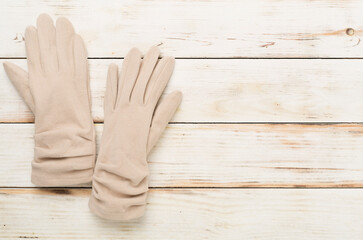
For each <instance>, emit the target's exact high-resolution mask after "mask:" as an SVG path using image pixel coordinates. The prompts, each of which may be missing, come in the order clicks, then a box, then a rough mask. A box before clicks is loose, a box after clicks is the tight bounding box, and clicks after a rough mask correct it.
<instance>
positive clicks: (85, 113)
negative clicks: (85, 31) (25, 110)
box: [4, 14, 182, 220]
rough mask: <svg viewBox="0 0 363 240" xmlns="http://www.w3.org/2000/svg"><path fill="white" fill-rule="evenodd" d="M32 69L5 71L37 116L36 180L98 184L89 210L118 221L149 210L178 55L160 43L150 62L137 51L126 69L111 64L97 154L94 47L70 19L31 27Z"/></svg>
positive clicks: (172, 104)
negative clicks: (154, 157) (155, 152)
mask: <svg viewBox="0 0 363 240" xmlns="http://www.w3.org/2000/svg"><path fill="white" fill-rule="evenodd" d="M25 45H26V52H27V61H28V72H26V71H24V70H23V69H21V68H19V67H18V66H16V65H14V64H12V63H9V62H5V63H4V68H5V71H6V73H7V75H8V77H9V78H10V80H11V81H12V82H13V84H14V86H15V87H16V89H17V90H18V92H19V93H20V95H21V96H22V98H23V99H24V101H25V102H26V104H27V105H28V106H29V108H30V109H31V111H32V112H33V113H34V115H35V134H34V140H35V150H34V160H33V161H32V176H31V179H32V182H33V183H34V184H36V185H39V186H66V185H74V184H81V183H87V182H90V181H92V194H91V197H90V200H89V207H90V209H91V211H92V212H93V213H95V214H96V215H98V216H100V217H102V218H105V219H111V220H128V219H133V218H138V217H140V216H142V215H143V213H144V211H145V206H146V197H147V191H148V178H147V177H148V174H149V173H148V164H147V155H148V154H149V152H150V151H151V149H152V148H153V146H154V145H155V144H156V142H157V141H158V139H159V138H160V136H161V134H162V133H163V131H164V130H165V127H166V126H167V124H168V122H169V120H170V119H171V118H172V116H173V115H174V113H175V111H176V109H177V108H178V106H179V105H180V102H181V99H182V94H181V93H180V92H178V91H176V92H173V93H171V94H169V95H168V96H167V97H166V98H163V99H162V100H160V97H161V95H162V93H163V91H164V89H165V87H166V85H167V83H168V81H169V79H170V77H171V75H172V72H173V69H174V58H172V57H164V58H162V59H161V60H158V58H159V54H160V52H159V49H158V48H157V47H152V48H151V49H150V50H149V51H148V52H147V53H146V55H145V56H144V57H143V59H142V55H141V52H140V51H139V50H138V49H132V50H131V51H130V52H129V53H128V54H127V56H126V57H125V59H124V62H123V64H122V69H121V72H120V73H119V71H118V67H117V65H115V64H111V65H110V67H109V69H108V76H107V87H106V93H105V99H104V115H105V117H104V130H103V134H102V141H101V146H100V150H99V154H98V157H97V162H96V161H95V158H96V157H95V156H96V155H95V154H96V144H95V130H94V124H93V120H92V115H91V93H90V87H89V70H88V63H87V51H86V48H85V45H84V42H83V40H82V38H81V37H80V36H79V35H78V34H76V33H75V31H74V28H73V26H72V24H71V23H70V22H69V21H68V20H67V19H66V18H58V19H57V22H56V26H54V24H53V21H52V19H51V18H50V17H49V16H48V15H46V14H42V15H40V16H39V17H38V20H37V27H36V28H35V27H33V26H30V27H28V28H27V29H26V31H25Z"/></svg>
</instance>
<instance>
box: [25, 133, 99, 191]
mask: <svg viewBox="0 0 363 240" xmlns="http://www.w3.org/2000/svg"><path fill="white" fill-rule="evenodd" d="M68 132H69V131H68ZM80 136H82V137H80ZM84 136H85V135H77V134H74V135H72V134H67V135H65V134H63V136H62V134H59V133H55V134H53V133H51V132H47V133H42V134H36V135H35V137H34V138H35V150H34V155H35V156H34V160H33V161H32V176H31V181H32V183H34V184H35V185H38V186H49V187H57V186H68V185H75V184H82V183H88V182H91V180H92V175H93V169H94V166H95V153H96V144H95V139H94V136H95V134H94V130H93V129H92V130H90V134H88V135H86V136H88V137H87V138H86V137H84Z"/></svg>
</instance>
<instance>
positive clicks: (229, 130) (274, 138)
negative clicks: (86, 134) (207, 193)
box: [0, 124, 363, 187]
mask: <svg viewBox="0 0 363 240" xmlns="http://www.w3.org/2000/svg"><path fill="white" fill-rule="evenodd" d="M96 130H97V136H98V141H97V142H98V143H99V140H100V137H101V132H102V125H97V127H96ZM33 131H34V129H33V124H0V159H1V161H0V186H18V187H22V186H33V185H32V184H31V183H30V171H31V170H30V162H31V160H32V159H33V147H34V144H33V138H32V135H33ZM362 142H363V131H362V128H361V126H360V125H326V126H319V125H268V124H262V125H260V124H258V125H254V124H247V125H238V124H237V125H235V124H232V125H224V124H222V125H205V124H182V125H179V124H173V125H170V126H169V127H168V129H167V131H166V132H165V134H164V135H163V137H162V139H161V140H160V142H159V143H158V145H157V146H156V148H155V149H154V151H153V152H152V154H151V156H150V158H149V161H150V186H152V187H216V186H222V187H271V186H274V187H276V186H279V187H294V186H300V187H363V161H362V156H363V148H362Z"/></svg>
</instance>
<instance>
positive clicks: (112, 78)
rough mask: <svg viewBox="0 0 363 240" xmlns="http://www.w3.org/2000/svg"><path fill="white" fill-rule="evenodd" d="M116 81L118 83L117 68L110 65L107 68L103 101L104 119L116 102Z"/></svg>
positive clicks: (114, 65)
mask: <svg viewBox="0 0 363 240" xmlns="http://www.w3.org/2000/svg"><path fill="white" fill-rule="evenodd" d="M117 81H118V67H117V65H116V64H114V63H113V64H111V65H110V66H109V67H108V73H107V85H106V93H105V101H104V104H103V105H104V112H105V118H107V115H108V114H109V113H111V112H112V111H113V110H114V109H115V104H116V100H117Z"/></svg>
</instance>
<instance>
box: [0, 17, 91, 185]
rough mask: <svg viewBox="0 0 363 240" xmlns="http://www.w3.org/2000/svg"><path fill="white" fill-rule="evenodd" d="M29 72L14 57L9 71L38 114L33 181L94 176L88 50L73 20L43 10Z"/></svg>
mask: <svg viewBox="0 0 363 240" xmlns="http://www.w3.org/2000/svg"><path fill="white" fill-rule="evenodd" d="M25 45H26V53H27V62H28V72H26V71H25V70H23V69H21V68H19V67H18V66H16V65H14V64H11V63H9V62H6V63H4V68H5V71H6V73H7V75H8V77H9V78H10V80H11V81H12V82H13V84H14V86H15V88H16V89H17V90H18V92H19V94H20V95H21V96H22V98H23V99H24V101H25V102H26V104H27V105H28V107H29V108H30V109H31V111H32V112H33V114H34V115H35V134H34V140H35V150H34V160H33V161H32V176H31V179H32V182H33V183H34V184H36V185H39V186H66V185H73V184H80V183H86V182H90V181H91V180H92V175H93V168H94V164H95V131H94V125H93V120H92V116H91V99H90V89H89V76H88V75H89V72H88V63H87V52H86V48H85V46H84V43H83V40H82V38H81V37H80V36H79V35H77V34H76V33H75V32H74V29H73V26H72V24H71V23H70V22H69V21H68V20H67V19H65V18H58V20H57V22H56V26H54V24H53V21H52V19H51V18H50V17H49V16H48V15H46V14H42V15H40V16H39V17H38V20H37V28H35V27H33V26H29V27H27V29H26V31H25Z"/></svg>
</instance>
